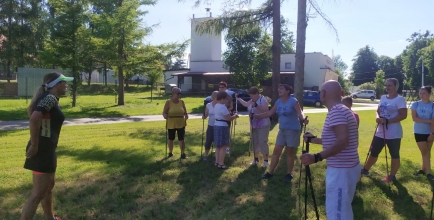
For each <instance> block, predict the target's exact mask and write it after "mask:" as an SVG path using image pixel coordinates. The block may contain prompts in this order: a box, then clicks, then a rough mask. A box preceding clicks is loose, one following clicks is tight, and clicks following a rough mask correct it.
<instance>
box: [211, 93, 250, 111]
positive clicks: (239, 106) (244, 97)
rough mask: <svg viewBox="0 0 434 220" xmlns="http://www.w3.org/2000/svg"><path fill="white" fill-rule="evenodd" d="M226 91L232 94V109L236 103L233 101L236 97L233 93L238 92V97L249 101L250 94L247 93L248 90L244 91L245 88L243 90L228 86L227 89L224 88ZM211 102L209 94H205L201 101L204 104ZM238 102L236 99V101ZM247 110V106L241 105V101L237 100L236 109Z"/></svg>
mask: <svg viewBox="0 0 434 220" xmlns="http://www.w3.org/2000/svg"><path fill="white" fill-rule="evenodd" d="M226 92H227V93H228V94H229V95H230V96H232V101H233V103H234V110H235V106H236V104H235V101H236V99H235V93H238V98H241V99H243V100H244V101H246V102H247V101H249V100H250V96H249V94H248V92H247V91H246V90H243V89H235V88H228V89H227V90H226ZM210 102H211V96H207V97H206V98H205V100H204V101H203V105H205V106H206V104H208V103H210ZM237 102H238V101H237ZM246 110H247V108H246V107H244V105H242V104H241V103H239V102H238V109H237V111H246Z"/></svg>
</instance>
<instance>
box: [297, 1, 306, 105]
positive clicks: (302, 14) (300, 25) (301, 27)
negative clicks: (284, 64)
mask: <svg viewBox="0 0 434 220" xmlns="http://www.w3.org/2000/svg"><path fill="white" fill-rule="evenodd" d="M306 28H307V20H306V0H298V16H297V43H296V50H295V79H294V96H295V98H296V99H297V100H298V102H299V104H300V107H301V109H303V89H304V56H305V49H306V48H305V47H306Z"/></svg>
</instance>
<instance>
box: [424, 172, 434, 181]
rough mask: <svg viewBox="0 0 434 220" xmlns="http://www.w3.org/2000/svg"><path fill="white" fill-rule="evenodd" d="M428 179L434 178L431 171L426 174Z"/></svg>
mask: <svg viewBox="0 0 434 220" xmlns="http://www.w3.org/2000/svg"><path fill="white" fill-rule="evenodd" d="M426 179H427V180H434V175H432V174H431V173H428V174H427V175H426Z"/></svg>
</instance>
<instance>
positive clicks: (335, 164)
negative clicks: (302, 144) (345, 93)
mask: <svg viewBox="0 0 434 220" xmlns="http://www.w3.org/2000/svg"><path fill="white" fill-rule="evenodd" d="M341 91H342V87H341V85H340V84H339V83H338V82H337V81H334V80H330V81H327V82H325V83H324V84H323V85H322V87H321V92H320V97H321V102H322V103H324V105H325V106H327V108H328V111H329V112H328V114H327V117H326V119H325V123H324V127H323V130H322V134H321V138H316V137H314V136H313V135H312V134H310V133H306V134H305V135H304V138H305V141H307V140H308V139H309V140H310V142H311V143H314V144H322V145H323V151H321V152H320V153H317V154H302V155H301V156H300V160H301V162H302V163H303V164H304V165H310V164H313V163H316V162H319V161H322V160H323V159H327V171H326V212H327V219H329V220H336V219H342V220H343V219H345V220H352V219H353V218H354V217H353V210H352V207H351V202H352V201H353V197H354V194H355V191H356V185H357V181H358V180H359V178H360V169H361V166H360V161H359V154H358V151H357V147H358V139H359V134H358V129H357V121H356V119H355V118H354V116H353V113H352V111H351V110H350V109H348V108H347V107H346V106H345V105H343V104H342V103H341Z"/></svg>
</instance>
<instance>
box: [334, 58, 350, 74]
mask: <svg viewBox="0 0 434 220" xmlns="http://www.w3.org/2000/svg"><path fill="white" fill-rule="evenodd" d="M333 63H334V64H335V71H340V72H341V73H344V72H345V71H346V70H347V69H348V65H347V64H346V63H345V62H344V61H343V60H342V58H341V55H336V56H335V57H333Z"/></svg>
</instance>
